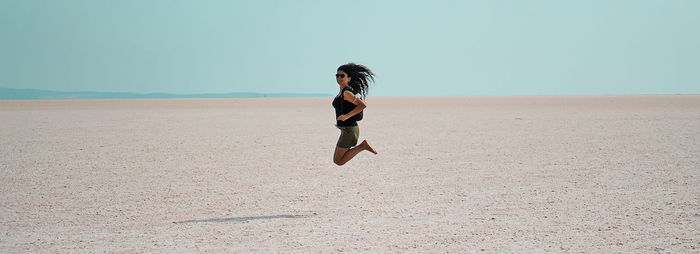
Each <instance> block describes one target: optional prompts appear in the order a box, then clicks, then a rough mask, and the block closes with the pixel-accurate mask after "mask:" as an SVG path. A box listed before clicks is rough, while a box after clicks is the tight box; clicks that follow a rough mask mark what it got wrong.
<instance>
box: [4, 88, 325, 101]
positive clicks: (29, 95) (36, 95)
mask: <svg viewBox="0 0 700 254" xmlns="http://www.w3.org/2000/svg"><path fill="white" fill-rule="evenodd" d="M329 96H333V95H332V94H306V93H204V94H172V93H120V92H89V91H86V92H61V91H52V90H39V89H15V88H0V100H76V99H86V100H92V99H225V98H309V97H329Z"/></svg>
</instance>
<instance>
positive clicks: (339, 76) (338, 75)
mask: <svg viewBox="0 0 700 254" xmlns="http://www.w3.org/2000/svg"><path fill="white" fill-rule="evenodd" d="M335 78H345V74H335Z"/></svg>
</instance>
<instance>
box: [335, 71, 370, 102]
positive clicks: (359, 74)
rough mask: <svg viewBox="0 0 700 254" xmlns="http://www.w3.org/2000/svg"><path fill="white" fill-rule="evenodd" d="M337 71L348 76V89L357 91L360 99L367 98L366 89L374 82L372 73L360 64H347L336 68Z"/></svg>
mask: <svg viewBox="0 0 700 254" xmlns="http://www.w3.org/2000/svg"><path fill="white" fill-rule="evenodd" d="M338 70H339V71H343V72H345V73H347V74H348V76H350V83H348V85H350V87H352V89H353V90H355V91H358V92H359V93H360V94H361V95H362V99H364V98H365V97H367V89H368V88H369V83H371V82H374V73H373V72H372V71H371V70H370V69H369V68H367V67H365V66H364V65H361V64H356V63H348V64H343V65H341V66H340V67H338Z"/></svg>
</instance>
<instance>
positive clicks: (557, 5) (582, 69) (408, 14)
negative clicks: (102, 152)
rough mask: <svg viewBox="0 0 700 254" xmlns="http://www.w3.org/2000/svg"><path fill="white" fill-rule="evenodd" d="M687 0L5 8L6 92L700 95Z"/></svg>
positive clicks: (27, 0) (96, 3)
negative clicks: (367, 75)
mask: <svg viewBox="0 0 700 254" xmlns="http://www.w3.org/2000/svg"><path fill="white" fill-rule="evenodd" d="M698 13H700V1H697V0H688V1H682V0H654V1H652V0H585V1H584V0H580V1H569V0H528V1H524V0H511V1H508V0H484V1H447V0H430V1H429V0H424V1H415V0H403V1H400V0H396V1H395V0H383V1H382V0H375V1H363V0H360V1H333V0H318V1H312V0H287V1H274V0H250V1H247V0H189V1H184V0H146V1H144V0H119V1H112V0H110V1H106V0H41V1H40V0H0V37H2V38H0V87H5V88H31V89H45V90H58V91H96V92H135V93H152V92H162V93H183V94H187V93H231V92H258V93H324V94H335V93H337V92H338V85H337V83H336V82H335V78H334V74H335V72H336V69H337V67H338V66H340V65H342V64H344V63H348V62H355V63H360V64H363V65H366V66H367V67H369V68H370V69H372V70H373V71H374V72H375V73H376V83H375V84H374V85H373V86H372V87H371V88H370V91H369V96H483V95H605V94H700V15H699V14H698Z"/></svg>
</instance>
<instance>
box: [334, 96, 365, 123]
mask: <svg viewBox="0 0 700 254" xmlns="http://www.w3.org/2000/svg"><path fill="white" fill-rule="evenodd" d="M343 100H346V101H348V102H350V103H352V104H355V105H356V107H355V109H353V110H352V111H350V112H348V113H347V114H345V115H340V116H339V117H338V120H340V121H345V120H348V119H349V118H350V117H353V116H354V115H357V114H359V113H360V112H362V110H364V109H365V108H367V104H366V103H365V102H364V101H363V100H362V99H361V98H360V95H359V94H358V95H354V94H353V93H351V92H350V91H345V92H343Z"/></svg>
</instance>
